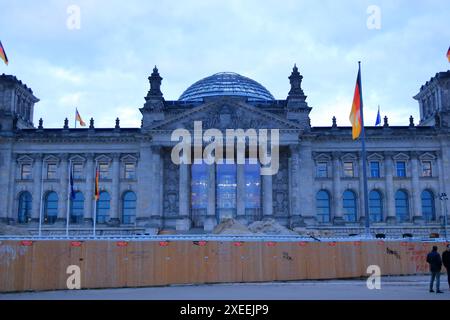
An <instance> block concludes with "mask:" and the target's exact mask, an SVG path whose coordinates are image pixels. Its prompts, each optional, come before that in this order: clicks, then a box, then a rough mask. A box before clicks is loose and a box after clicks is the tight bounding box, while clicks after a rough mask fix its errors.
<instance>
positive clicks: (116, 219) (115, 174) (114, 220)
mask: <svg viewBox="0 0 450 320" xmlns="http://www.w3.org/2000/svg"><path fill="white" fill-rule="evenodd" d="M112 158H113V162H112V189H111V209H110V210H109V212H110V217H109V218H110V219H109V223H110V224H112V225H119V224H120V211H119V210H120V153H114V154H113V155H112Z"/></svg>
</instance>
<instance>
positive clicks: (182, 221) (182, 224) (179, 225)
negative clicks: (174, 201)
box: [176, 158, 191, 231]
mask: <svg viewBox="0 0 450 320" xmlns="http://www.w3.org/2000/svg"><path fill="white" fill-rule="evenodd" d="M181 160H182V162H183V163H181V164H180V167H179V174H180V181H179V205H178V207H179V218H178V219H177V222H176V229H177V230H180V231H187V230H189V229H190V228H191V220H190V219H189V212H190V201H189V200H190V194H191V190H190V189H191V188H190V186H191V182H190V180H191V179H190V178H191V175H190V172H189V171H190V170H189V168H190V167H189V164H187V163H184V162H185V161H186V158H183V159H181Z"/></svg>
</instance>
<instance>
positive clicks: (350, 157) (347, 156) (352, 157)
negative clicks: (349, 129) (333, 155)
mask: <svg viewBox="0 0 450 320" xmlns="http://www.w3.org/2000/svg"><path fill="white" fill-rule="evenodd" d="M341 159H342V160H349V161H353V160H357V159H358V157H357V156H356V155H354V154H353V153H346V154H344V155H343V156H342V158H341Z"/></svg>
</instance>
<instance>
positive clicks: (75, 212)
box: [70, 191, 84, 223]
mask: <svg viewBox="0 0 450 320" xmlns="http://www.w3.org/2000/svg"><path fill="white" fill-rule="evenodd" d="M83 215H84V196H83V194H82V193H81V192H79V191H78V192H75V195H74V198H73V199H72V201H71V202H70V222H71V223H81V222H82V221H83Z"/></svg>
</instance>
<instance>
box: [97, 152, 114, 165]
mask: <svg viewBox="0 0 450 320" xmlns="http://www.w3.org/2000/svg"><path fill="white" fill-rule="evenodd" d="M95 161H97V162H108V163H110V162H111V161H112V159H111V158H110V157H108V156H106V155H104V154H102V155H100V156H98V157H96V158H95Z"/></svg>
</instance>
